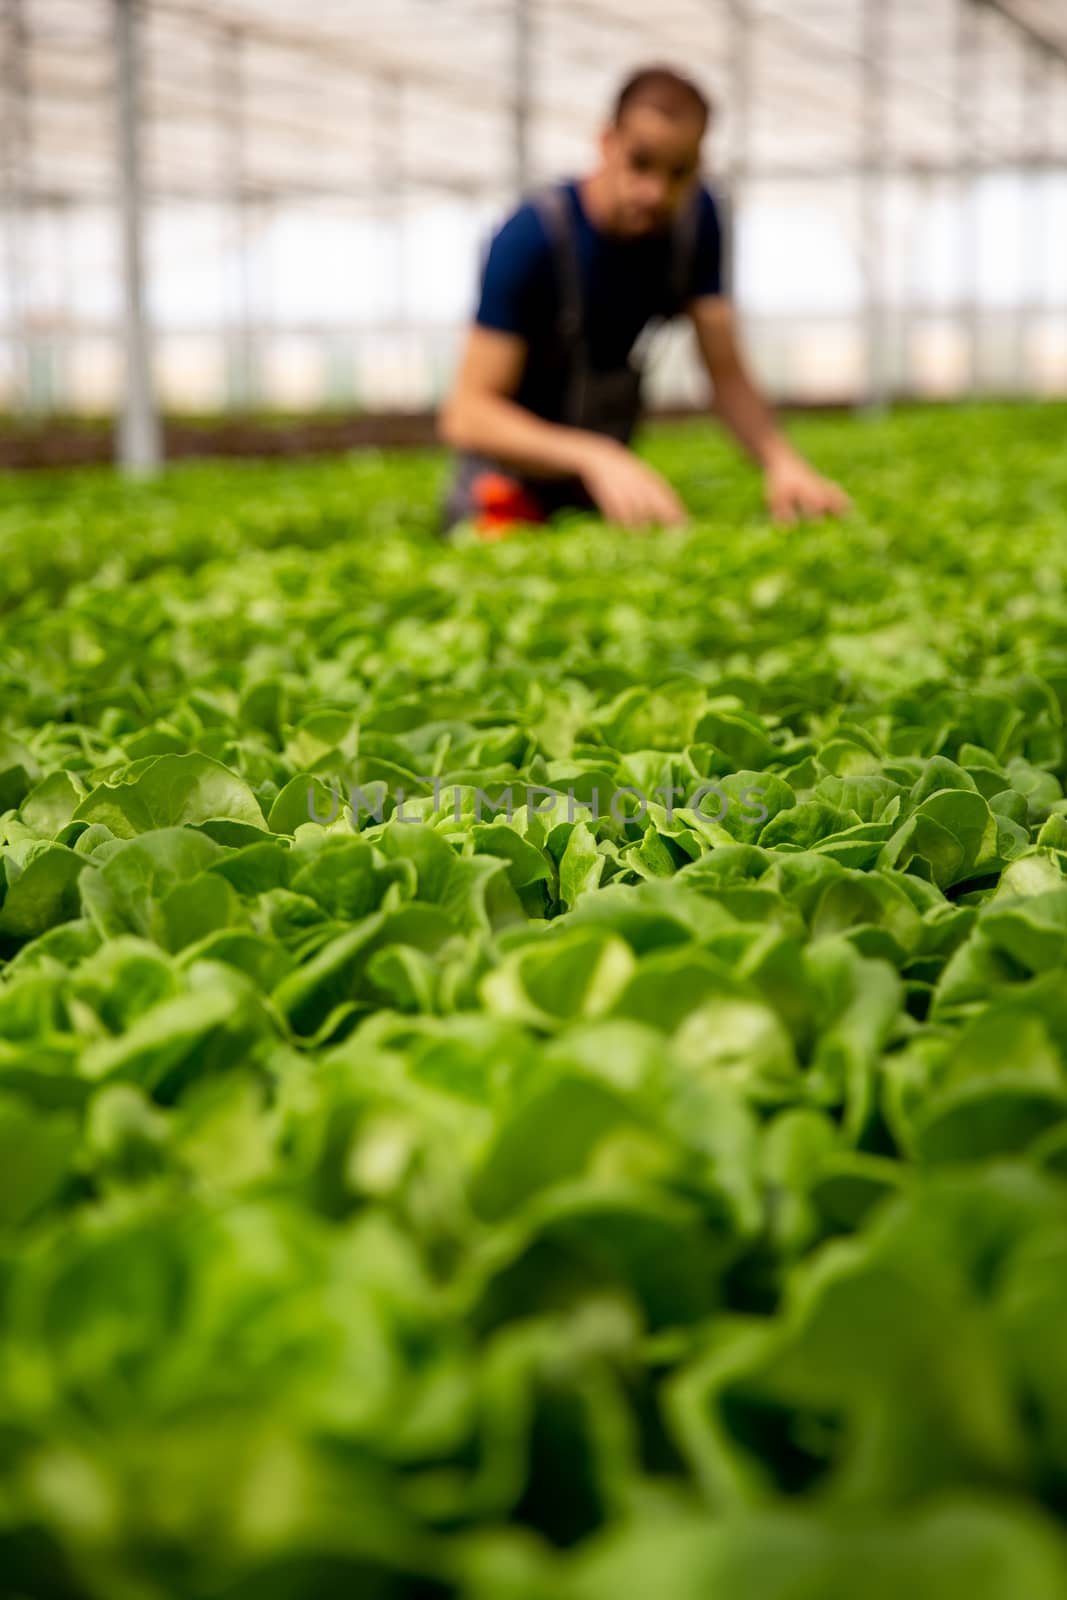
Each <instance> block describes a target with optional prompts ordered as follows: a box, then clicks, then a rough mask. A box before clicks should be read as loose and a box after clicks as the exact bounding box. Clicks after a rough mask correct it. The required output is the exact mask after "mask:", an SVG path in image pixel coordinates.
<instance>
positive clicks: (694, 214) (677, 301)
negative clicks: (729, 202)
mask: <svg viewBox="0 0 1067 1600" xmlns="http://www.w3.org/2000/svg"><path fill="white" fill-rule="evenodd" d="M702 198H703V197H702V194H701V186H700V185H699V184H698V185H697V186H696V188H695V189H694V191H693V193H692V195H691V196H690V198H689V200H688V201H687V202H686V204H685V205H684V206H683V207H682V209H681V211H680V212H679V213H678V215H677V216H676V217H675V219H674V225H673V227H672V229H671V302H672V307H673V310H674V312H675V314H677V312H679V311H681V309H682V307H683V306H684V305H685V303H686V301H687V300H688V299H689V286H690V284H691V283H692V281H693V262H694V260H695V259H696V247H697V235H698V233H699V230H700V209H701V204H702Z"/></svg>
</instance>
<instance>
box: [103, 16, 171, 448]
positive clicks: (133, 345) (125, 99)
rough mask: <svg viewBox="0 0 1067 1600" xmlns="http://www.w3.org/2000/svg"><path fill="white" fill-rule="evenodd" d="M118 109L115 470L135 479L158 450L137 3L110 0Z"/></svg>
mask: <svg viewBox="0 0 1067 1600" xmlns="http://www.w3.org/2000/svg"><path fill="white" fill-rule="evenodd" d="M113 23H114V50H115V78H116V105H117V109H118V155H119V173H118V176H119V216H120V221H121V239H122V283H123V338H124V344H125V352H126V378H125V384H124V388H123V395H122V411H121V416H120V420H119V432H118V458H119V463H120V465H121V466H122V467H123V468H124V469H125V470H126V471H127V472H129V473H131V474H132V475H135V476H140V475H144V474H147V473H151V472H154V471H155V470H156V468H157V467H158V466H159V464H160V460H161V457H162V450H161V445H160V435H159V419H158V417H157V415H156V407H155V396H154V393H153V386H152V371H151V365H152V351H151V335H150V332H149V326H148V313H147V308H146V297H145V271H144V209H145V208H144V187H143V183H142V176H141V122H140V112H141V107H140V60H139V49H138V46H139V39H138V16H137V0H113Z"/></svg>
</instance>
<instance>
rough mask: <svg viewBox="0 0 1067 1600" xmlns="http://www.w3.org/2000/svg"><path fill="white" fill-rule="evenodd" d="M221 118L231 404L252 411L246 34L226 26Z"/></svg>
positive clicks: (221, 46)
mask: <svg viewBox="0 0 1067 1600" xmlns="http://www.w3.org/2000/svg"><path fill="white" fill-rule="evenodd" d="M217 52H218V54H217V71H216V91H217V102H216V110H215V114H216V118H217V120H218V126H219V131H220V134H221V138H220V162H219V167H220V173H219V176H220V187H221V190H222V193H223V194H224V195H227V196H228V199H229V213H230V216H231V218H232V220H233V230H232V234H231V241H232V267H233V271H232V275H231V289H232V293H231V303H230V318H231V327H230V340H229V345H230V368H231V377H230V384H229V386H228V392H229V401H230V404H231V405H232V406H234V407H236V409H238V410H246V409H247V408H248V407H249V406H251V405H252V404H253V403H254V400H255V390H256V377H255V347H254V339H253V335H252V321H253V311H252V264H251V247H250V240H249V226H248V187H247V165H248V162H247V129H246V116H245V73H244V53H245V36H244V33H243V31H242V29H240V28H238V27H235V26H228V27H226V28H224V29H223V30H222V31H221V32H220V34H219V37H218V42H217Z"/></svg>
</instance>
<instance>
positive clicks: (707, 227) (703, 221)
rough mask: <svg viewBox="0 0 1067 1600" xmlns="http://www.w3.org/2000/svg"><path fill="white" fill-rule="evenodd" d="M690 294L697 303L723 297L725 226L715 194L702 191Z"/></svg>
mask: <svg viewBox="0 0 1067 1600" xmlns="http://www.w3.org/2000/svg"><path fill="white" fill-rule="evenodd" d="M690 292H691V294H692V296H693V298H694V299H696V298H697V297H698V296H700V295H704V294H723V293H724V292H725V291H724V288H723V271H722V226H721V223H720V219H719V208H718V206H717V205H716V204H715V198H714V196H713V195H712V193H711V191H710V190H709V189H706V188H703V187H702V188H701V191H700V212H699V215H698V218H697V236H696V246H695V249H694V251H693V275H692V279H691V282H690Z"/></svg>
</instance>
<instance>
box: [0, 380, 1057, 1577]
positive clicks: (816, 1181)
mask: <svg viewBox="0 0 1067 1600" xmlns="http://www.w3.org/2000/svg"><path fill="white" fill-rule="evenodd" d="M1065 423H1067V411H1065V410H1064V408H1063V407H1062V406H1052V405H1049V406H1044V407H1039V406H1033V407H1018V408H996V407H987V408H975V409H970V410H965V411H939V412H929V413H922V412H913V413H909V412H903V413H901V414H899V415H896V416H894V417H892V418H890V419H889V420H886V421H881V422H877V423H875V422H869V423H868V422H857V421H825V420H824V421H820V422H809V423H808V424H806V425H800V424H798V425H797V433H798V436H801V437H802V442H803V443H804V444H805V446H806V447H808V448H810V450H811V451H812V452H813V454H814V455H815V456H816V458H817V459H818V460H819V461H820V463H821V464H823V465H825V466H826V468H827V469H828V470H830V471H832V472H834V473H836V474H837V475H839V476H840V477H841V478H842V479H843V480H844V481H845V482H846V483H847V485H848V487H849V489H850V490H851V492H852V493H853V495H854V497H855V499H856V502H857V506H858V510H857V511H856V512H855V513H854V514H853V515H852V516H851V517H850V518H849V519H848V520H847V521H845V522H843V523H840V524H838V523H824V524H818V525H812V526H809V527H805V528H799V529H796V530H792V531H789V532H783V531H781V530H777V529H775V528H773V527H772V526H771V525H770V524H769V523H768V522H767V521H766V520H765V518H764V517H763V515H762V512H761V509H760V505H759V500H758V484H757V483H756V481H755V479H754V478H753V476H752V475H751V474H750V473H749V472H748V471H747V469H745V468H744V467H742V466H741V465H740V464H739V463H737V462H736V461H735V459H734V458H733V456H732V455H731V453H730V452H729V450H728V449H727V448H726V447H725V446H724V445H723V444H721V443H719V442H717V441H716V440H715V439H713V438H712V437H711V436H710V435H709V432H708V430H707V429H703V428H702V429H697V428H693V429H678V430H674V431H670V432H668V431H663V432H661V433H659V434H654V435H653V436H652V438H651V441H650V444H649V450H650V453H651V454H652V455H653V457H654V458H655V459H656V461H657V463H658V464H659V465H660V466H661V467H663V468H664V469H665V470H667V471H668V472H669V473H670V474H671V476H672V477H673V478H674V479H675V481H676V482H677V483H678V485H679V487H680V489H681V490H682V492H683V494H684V495H685V496H686V498H687V500H688V502H689V504H690V505H691V507H692V509H693V513H694V516H693V522H692V525H691V527H690V528H689V529H688V530H686V531H684V532H682V533H662V534H648V535H627V534H624V533H622V532H620V531H618V530H614V529H611V528H607V527H605V526H603V525H600V524H598V523H595V522H592V521H583V520H582V519H581V518H578V517H573V518H571V519H570V520H569V522H568V521H566V519H565V520H564V521H563V522H562V523H561V525H560V526H559V527H557V528H555V529H553V530H551V531H547V532H546V531H530V532H527V533H524V534H521V535H519V536H517V537H514V538H512V539H508V540H505V541H503V542H500V543H497V544H493V545H481V544H479V543H477V542H476V540H475V539H474V537H473V535H472V534H471V533H470V532H469V530H468V531H465V532H464V533H462V534H461V536H460V537H459V539H458V541H457V542H456V544H455V545H453V546H446V545H442V544H441V543H439V542H438V541H437V540H436V539H435V538H434V536H433V526H434V522H435V519H436V496H437V495H438V494H439V493H440V489H441V487H442V479H443V466H442V462H441V460H440V458H438V457H436V456H411V457H405V458H401V457H395V458H386V457H378V456H375V455H367V456H362V457H352V458H349V459H344V460H338V461H333V462H321V463H313V464H302V465H286V466H284V467H274V466H253V465H249V464H238V465H233V464H231V465H227V466H225V467H219V466H198V467H187V468H182V469H176V470H174V471H172V472H170V473H169V474H167V475H166V476H165V477H164V478H163V479H162V480H161V481H160V482H158V483H156V484H154V485H152V486H140V487H129V486H123V485H121V484H119V483H118V482H117V481H115V480H114V479H113V478H111V477H110V476H109V475H105V474H101V473H93V472H87V473H82V474H77V475H66V476H63V475H57V476H41V477H27V478H25V479H18V480H16V479H14V478H11V479H8V480H7V482H6V484H5V485H4V488H5V494H4V497H3V505H2V508H0V1590H2V1592H3V1593H4V1594H5V1595H8V1594H9V1595H11V1596H12V1597H22V1600H27V1597H33V1600H81V1597H91V1600H167V1597H171V1596H173V1597H180V1600H320V1597H325V1596H333V1595H353V1596H359V1597H360V1600H446V1597H453V1596H455V1597H457V1600H549V1597H550V1596H551V1597H553V1600H557V1597H558V1600H616V1597H617V1596H620V1595H625V1596H630V1595H632V1596H642V1597H643V1596H649V1597H654V1600H719V1597H726V1596H729V1597H731V1600H733V1597H740V1600H749V1597H751V1600H857V1597H859V1596H863V1597H864V1600H897V1597H899V1596H900V1595H907V1596H909V1600H1067V1530H1065V1528H1064V1518H1065V1516H1067V1354H1065V1352H1067V1342H1065V1340H1064V1335H1063V1330H1064V1327H1065V1325H1067V798H1065V787H1064V786H1065V784H1067V748H1065V733H1064V711H1065V707H1067V455H1065V453H1064V451H1063V436H1064V426H1065Z"/></svg>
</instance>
